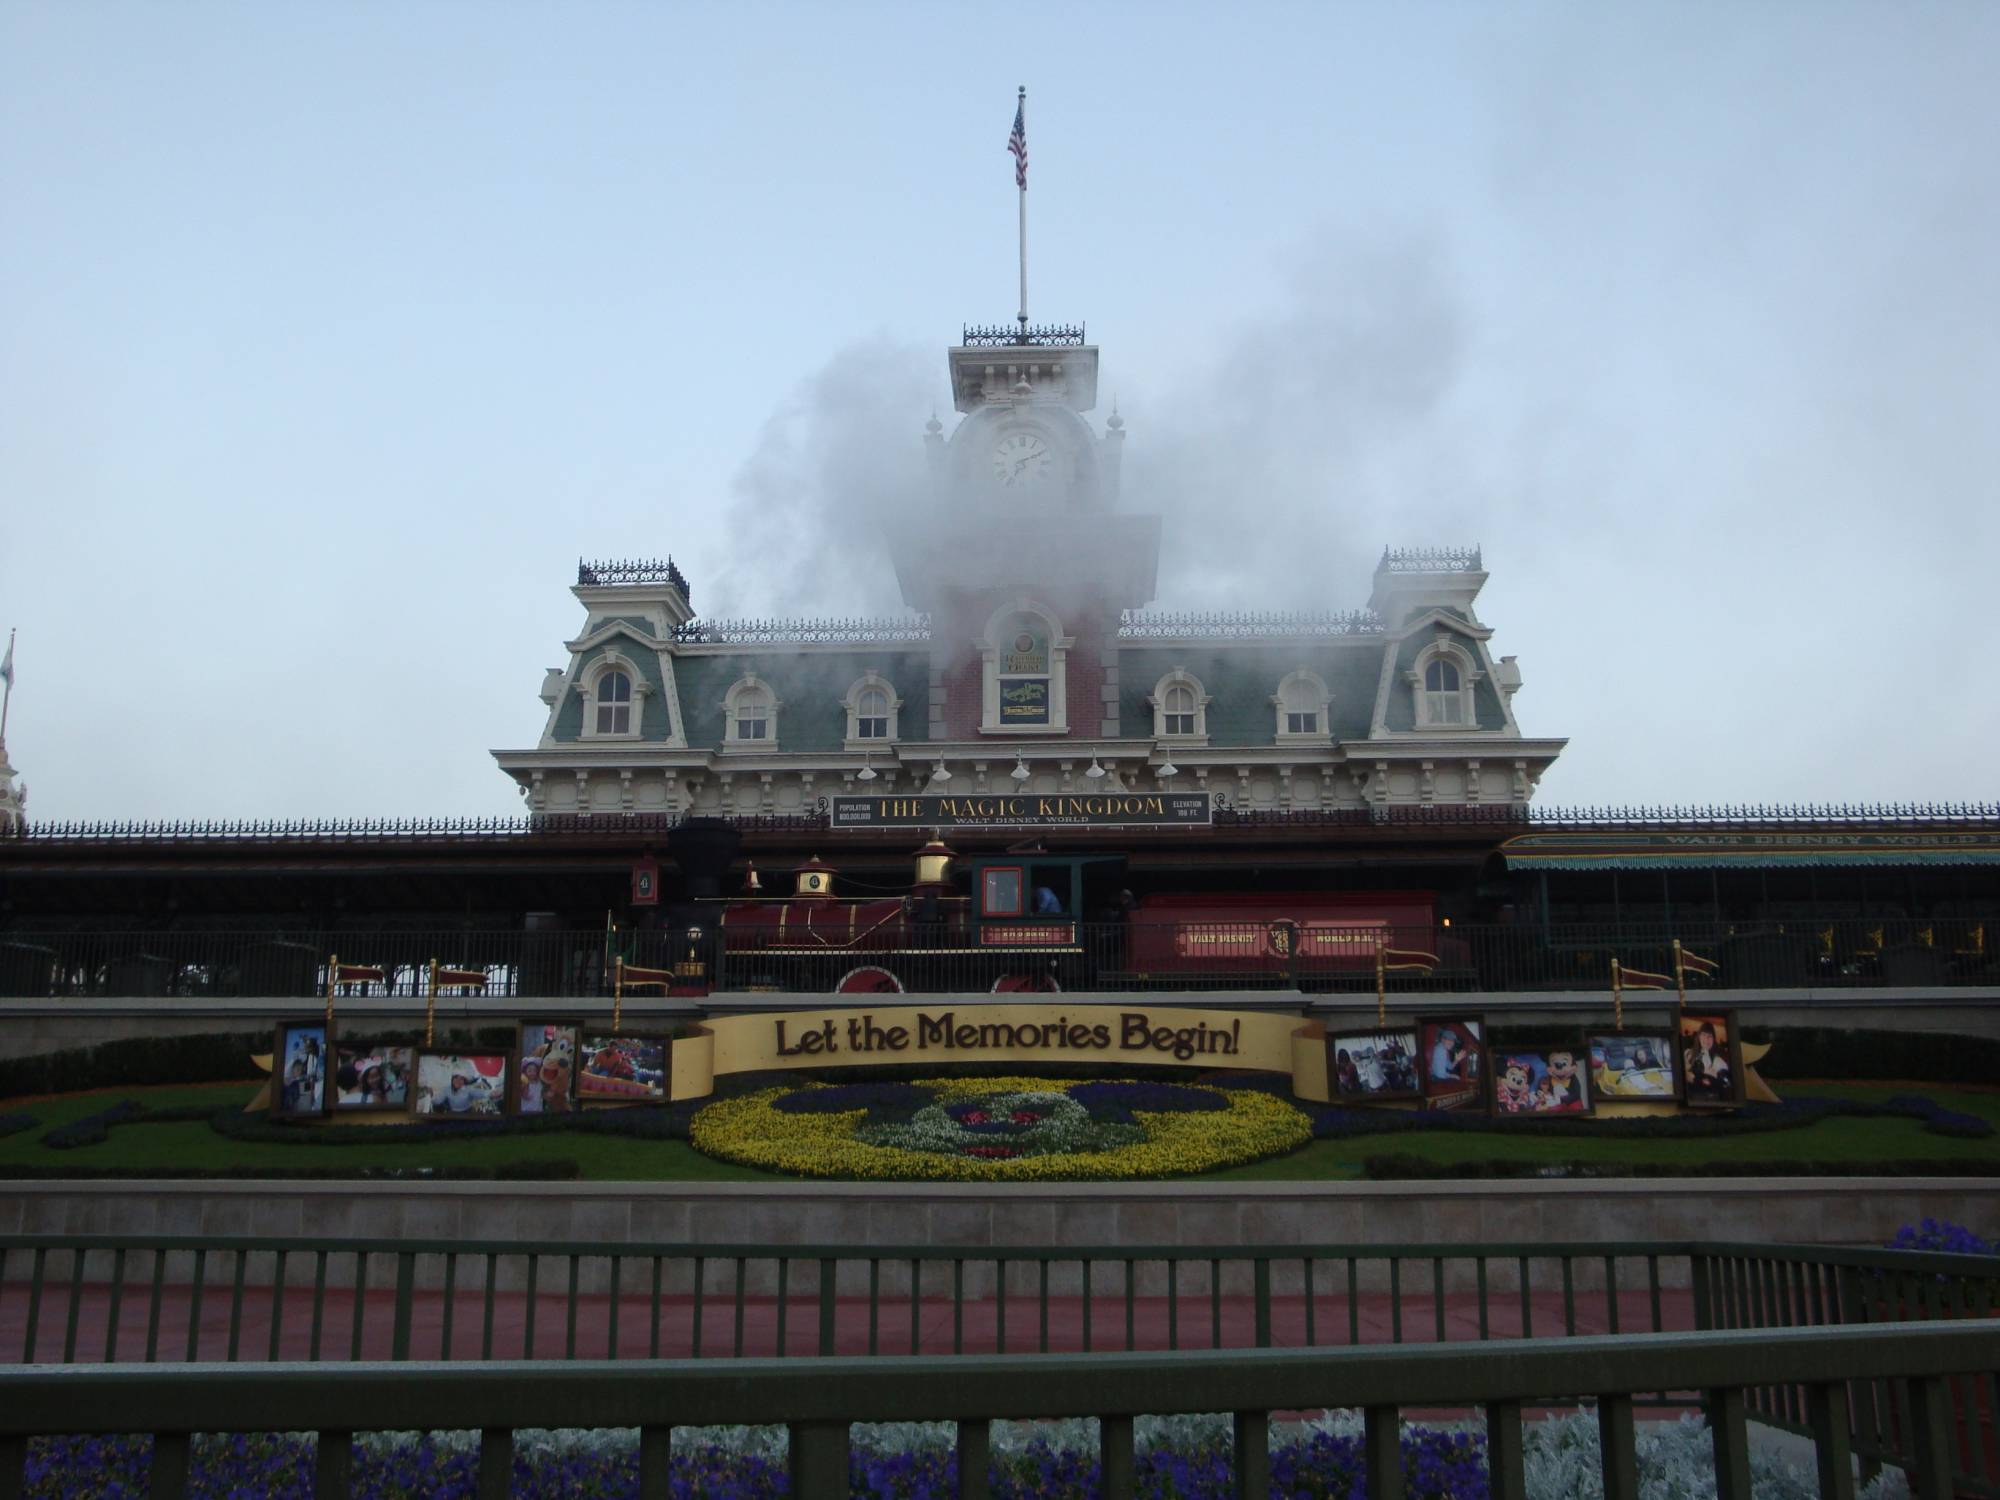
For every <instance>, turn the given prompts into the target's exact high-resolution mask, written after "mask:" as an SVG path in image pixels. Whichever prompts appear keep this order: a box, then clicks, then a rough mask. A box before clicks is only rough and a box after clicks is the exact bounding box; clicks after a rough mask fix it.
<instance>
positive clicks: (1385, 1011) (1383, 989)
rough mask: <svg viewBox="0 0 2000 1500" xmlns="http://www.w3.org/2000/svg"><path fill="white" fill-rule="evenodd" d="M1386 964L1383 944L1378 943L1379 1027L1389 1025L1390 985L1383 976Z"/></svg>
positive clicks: (1377, 1015)
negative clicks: (1388, 990) (1388, 991)
mask: <svg viewBox="0 0 2000 1500" xmlns="http://www.w3.org/2000/svg"><path fill="white" fill-rule="evenodd" d="M1385 962H1386V960H1385V959H1384V957H1383V954H1382V944H1381V943H1380V942H1379V941H1378V942H1377V943H1376V944H1375V1024H1376V1025H1377V1026H1387V1025H1388V1024H1389V996H1388V993H1387V988H1388V985H1387V980H1386V978H1385V977H1384V974H1383V967H1384V964H1385Z"/></svg>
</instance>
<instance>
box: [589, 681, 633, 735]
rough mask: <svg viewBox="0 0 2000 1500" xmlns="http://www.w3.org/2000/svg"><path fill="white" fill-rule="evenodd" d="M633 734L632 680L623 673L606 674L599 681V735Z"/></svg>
mask: <svg viewBox="0 0 2000 1500" xmlns="http://www.w3.org/2000/svg"><path fill="white" fill-rule="evenodd" d="M631 732H632V679H631V678H630V677H627V676H626V675H625V674H624V673H623V672H617V671H613V672H606V673H605V674H604V675H603V676H602V677H600V678H598V679H597V733H599V734H630V733H631Z"/></svg>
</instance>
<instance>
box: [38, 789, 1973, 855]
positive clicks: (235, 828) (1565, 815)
mask: <svg viewBox="0 0 2000 1500" xmlns="http://www.w3.org/2000/svg"><path fill="white" fill-rule="evenodd" d="M821 801H822V803H823V802H824V799H821ZM696 816H698V817H700V818H703V819H711V818H718V817H719V818H720V819H721V820H722V821H724V822H727V823H729V824H730V825H731V826H733V827H736V828H739V829H742V830H745V831H747V832H763V831H768V832H778V833H784V832H814V831H818V830H822V829H824V828H825V827H826V809H825V807H824V806H821V807H820V808H819V810H818V811H816V812H808V813H754V814H742V815H731V814H715V813H701V814H697V815H696ZM683 818H684V815H683V814H680V813H627V812H603V813H531V814H527V815H525V816H517V817H490V818H289V819H287V818H194V819H180V820H172V819H164V820H157V821H152V820H138V819H135V820H129V821H123V820H103V821H93V820H65V821H48V820H42V821H32V822H29V823H28V824H26V825H25V826H23V827H22V828H21V829H20V830H19V831H18V832H16V833H11V834H10V833H0V843H5V842H9V841H13V842H22V841H26V842H35V841H41V842H47V843H80V842H86V841H98V842H122V843H185V842H191V841H231V842H240V843H254V842H270V841H278V840H289V841H382V842H395V841H399V840H450V839H491V838H518V837H524V836H529V835H546V836H555V835H597V836H603V837H606V838H627V837H630V836H631V835H632V834H634V833H668V832H671V831H672V830H673V829H675V828H677V827H679V826H680V824H681V822H682V821H683ZM1215 823H1216V826H1217V827H1243V828H1258V827H1269V828H1287V827H1296V828H1366V827H1383V826H1388V827H1401V826H1409V827H1488V826H1496V825H1497V826H1506V825H1518V826H1522V827H1535V828H1555V829H1563V828H1573V829H1577V830H1593V829H1594V830H1605V831H1617V830H1619V829H1626V828H1683V829H1689V830H1692V831H1697V832H1698V831H1700V830H1702V829H1704V828H1770V827H1819V828H1825V829H1828V830H1838V829H1841V828H1852V827H1862V828H1885V827H1886V828H1939V827H1951V828H1968V829H1978V830H1980V831H1983V832H1990V833H1995V834H2000V803H1992V802H1897V803H1744V804H1740V805H1737V804H1728V805H1709V806H1702V807H1675V806H1668V805H1660V806H1630V807H1540V806H1536V805H1533V804H1526V805H1524V804H1520V803H1490V804H1472V805H1463V804H1455V805H1436V804H1408V805H1405V804H1395V805H1391V806H1386V807H1372V808H1368V807H1361V808H1290V809H1284V808H1243V809H1238V808H1234V807H1231V806H1229V805H1228V801H1227V798H1226V796H1223V795H1220V794H1219V795H1218V797H1217V805H1216V809H1215Z"/></svg>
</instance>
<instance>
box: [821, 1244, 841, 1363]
mask: <svg viewBox="0 0 2000 1500" xmlns="http://www.w3.org/2000/svg"><path fill="white" fill-rule="evenodd" d="M839 1265H840V1262H838V1261H836V1260H834V1259H833V1258H832V1257H831V1256H824V1255H823V1256H821V1257H820V1262H819V1352H820V1353H821V1354H822V1355H829V1354H832V1353H833V1337H834V1320H835V1315H836V1312H837V1309H836V1307H835V1305H834V1300H833V1294H834V1287H835V1282H836V1277H835V1272H836V1270H837V1269H838V1267H839Z"/></svg>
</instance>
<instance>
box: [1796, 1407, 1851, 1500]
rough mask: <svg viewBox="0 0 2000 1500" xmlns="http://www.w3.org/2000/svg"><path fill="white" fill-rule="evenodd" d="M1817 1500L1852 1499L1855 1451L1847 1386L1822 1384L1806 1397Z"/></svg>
mask: <svg viewBox="0 0 2000 1500" xmlns="http://www.w3.org/2000/svg"><path fill="white" fill-rule="evenodd" d="M1806 1404H1807V1408H1808V1410H1809V1411H1810V1413H1811V1417H1812V1438H1813V1457H1814V1460H1815V1461H1816V1462H1817V1463H1818V1465H1819V1493H1820V1500H1854V1451H1853V1448H1852V1446H1851V1445H1850V1443H1849V1440H1848V1428H1847V1387H1846V1386H1844V1385H1840V1384H1837V1383H1834V1384H1829V1383H1826V1382H1821V1383H1820V1384H1818V1385H1815V1386H1813V1387H1812V1388H1811V1390H1810V1391H1809V1392H1808V1394H1807V1403H1806Z"/></svg>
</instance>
